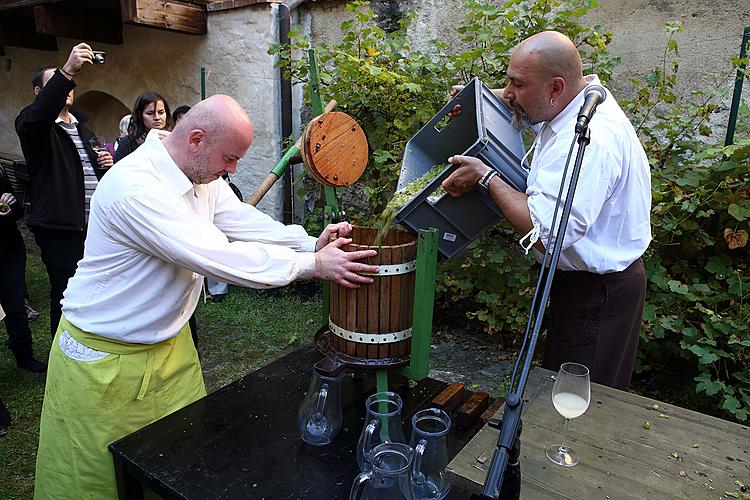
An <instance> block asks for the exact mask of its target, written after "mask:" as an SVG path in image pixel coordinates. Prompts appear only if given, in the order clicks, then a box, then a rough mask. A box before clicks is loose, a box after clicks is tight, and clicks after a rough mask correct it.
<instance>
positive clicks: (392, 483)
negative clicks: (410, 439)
mask: <svg viewBox="0 0 750 500" xmlns="http://www.w3.org/2000/svg"><path fill="white" fill-rule="evenodd" d="M413 456H414V450H412V449H411V447H410V446H407V445H405V444H403V443H382V444H379V445H378V446H376V447H375V448H373V449H372V451H371V453H370V462H369V463H370V470H368V471H367V472H363V473H361V474H360V475H359V476H357V479H355V480H354V484H352V490H351V493H350V494H349V500H400V499H406V500H412V498H413V497H412V494H411V489H410V486H409V468H410V467H411V462H412V457H413Z"/></svg>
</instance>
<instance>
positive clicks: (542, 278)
mask: <svg viewBox="0 0 750 500" xmlns="http://www.w3.org/2000/svg"><path fill="white" fill-rule="evenodd" d="M589 142H590V136H589V129H588V124H585V125H584V126H583V127H581V128H580V130H579V127H576V135H575V137H574V138H573V142H572V143H571V145H570V150H569V151H568V157H567V159H566V161H565V168H564V169H563V175H562V180H561V181H560V191H559V195H558V198H557V205H556V206H555V211H554V213H553V215H552V226H551V228H550V240H549V241H547V246H546V247H545V252H544V258H543V259H542V269H541V271H540V272H539V278H538V279H537V285H536V289H535V291H534V298H533V299H532V302H531V312H530V313H529V321H528V323H527V324H526V332H525V334H524V339H523V343H522V345H521V350H520V351H519V353H518V357H517V358H516V362H515V366H514V367H513V374H512V376H511V381H510V388H509V390H508V397H507V399H506V400H505V410H504V411H503V417H502V420H499V421H498V420H496V419H492V420H490V421H489V422H488V424H489V425H490V426H491V427H494V428H496V429H498V430H499V431H500V435H499V436H498V439H497V450H495V453H494V454H493V455H492V462H491V463H490V468H489V470H488V471H487V477H486V479H485V482H484V489H483V491H482V498H484V499H489V498H491V499H493V500H497V499H500V500H510V499H513V500H515V499H518V498H519V496H520V493H521V464H520V460H519V458H520V455H521V428H522V423H521V414H522V412H523V393H524V390H525V389H526V382H527V380H528V377H529V371H530V370H531V362H532V360H533V358H534V349H535V347H536V342H537V339H538V337H539V330H540V329H541V327H542V317H543V316H544V310H545V308H546V305H547V300H548V299H549V294H550V290H551V288H552V279H553V278H554V276H555V269H556V268H557V263H558V261H559V260H560V254H561V253H562V243H563V238H564V236H565V230H566V229H567V227H568V219H569V217H570V212H571V210H572V207H573V196H574V194H575V190H576V186H577V184H578V177H579V176H580V173H581V163H582V162H583V154H584V152H585V150H586V146H588V144H589ZM576 143H578V152H577V154H576V158H575V163H574V164H573V170H572V172H571V177H570V183H569V187H568V193H567V196H566V197H565V202H564V203H563V205H562V215H561V217H560V227H559V228H558V229H557V232H555V221H556V220H557V212H558V209H559V208H560V200H562V199H563V194H564V190H565V178H566V176H567V172H568V166H569V164H570V157H571V155H572V153H573V148H574V147H575V144H576ZM553 234H554V247H553V249H552V252H549V250H548V249H549V243H550V241H552V235H553ZM548 264H549V265H548ZM540 291H541V296H540ZM519 370H520V374H519ZM514 388H515V389H514Z"/></svg>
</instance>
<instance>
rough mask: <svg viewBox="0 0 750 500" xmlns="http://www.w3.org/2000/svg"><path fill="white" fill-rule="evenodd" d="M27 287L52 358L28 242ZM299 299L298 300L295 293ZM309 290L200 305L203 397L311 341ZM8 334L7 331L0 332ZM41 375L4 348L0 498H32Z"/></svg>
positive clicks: (43, 280)
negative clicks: (7, 418)
mask: <svg viewBox="0 0 750 500" xmlns="http://www.w3.org/2000/svg"><path fill="white" fill-rule="evenodd" d="M27 253H28V263H27V266H26V277H27V285H28V287H29V295H30V298H31V303H32V305H33V306H34V308H35V309H37V310H38V311H39V312H40V313H41V318H40V319H39V320H37V321H35V322H34V323H31V330H32V335H33V337H34V351H35V354H36V356H37V358H38V359H45V360H46V358H47V355H48V353H49V348H50V342H51V339H50V335H49V314H48V313H49V307H48V305H47V304H48V302H49V285H48V281H47V274H46V271H45V269H44V266H43V264H42V262H41V259H40V257H39V250H38V248H37V247H36V245H35V244H34V243H33V241H30V240H27ZM295 292H296V293H295ZM317 292H318V287H317V285H316V284H314V283H309V284H301V285H297V286H296V287H295V290H293V289H291V288H286V289H278V290H263V291H258V290H250V289H246V288H239V287H232V288H231V291H230V293H229V294H228V295H227V297H226V298H225V300H224V301H223V302H222V303H220V304H214V303H211V302H209V303H206V304H204V303H203V302H202V301H201V303H200V304H199V306H198V311H197V319H198V334H199V337H200V349H199V352H200V354H201V356H202V364H203V375H204V378H205V381H206V389H207V390H208V392H212V391H215V390H216V389H218V388H220V387H222V386H224V385H226V384H228V383H229V382H232V381H233V380H236V379H237V378H239V377H240V376H242V375H244V374H245V373H248V372H250V371H253V370H255V369H257V368H258V367H260V366H263V365H265V364H267V363H269V362H271V361H273V360H274V359H276V358H278V357H280V356H282V355H283V354H286V353H287V352H289V351H291V350H294V349H295V348H296V347H297V346H299V345H300V344H302V343H305V342H308V341H309V340H310V339H311V338H312V335H313V334H314V333H315V330H316V328H317V326H318V325H319V324H320V317H321V303H320V294H319V293H317ZM0 331H2V335H5V327H4V326H2V327H0ZM44 381H45V375H44V374H35V373H29V372H27V371H25V370H20V369H18V368H16V363H15V359H14V358H13V355H12V353H11V352H10V351H9V350H8V349H0V397H1V398H2V399H3V402H4V403H5V405H6V406H7V407H8V410H9V411H10V414H11V417H12V419H13V423H12V424H11V428H10V431H9V432H8V434H7V435H5V436H4V437H2V438H0V499H26V498H32V497H33V491H34V463H35V460H36V448H37V443H38V439H39V416H40V414H41V410H42V398H43V396H44Z"/></svg>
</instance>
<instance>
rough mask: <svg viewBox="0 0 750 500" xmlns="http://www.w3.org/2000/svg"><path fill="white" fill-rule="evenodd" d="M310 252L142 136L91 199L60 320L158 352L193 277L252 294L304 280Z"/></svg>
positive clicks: (188, 307)
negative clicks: (140, 142)
mask: <svg viewBox="0 0 750 500" xmlns="http://www.w3.org/2000/svg"><path fill="white" fill-rule="evenodd" d="M315 243H316V238H313V237H311V236H308V235H307V233H306V232H305V230H304V229H303V228H302V227H301V226H285V225H284V224H281V223H279V222H276V221H275V220H273V219H271V218H270V217H268V216H267V215H265V214H263V213H262V212H260V211H259V210H257V209H256V208H255V207H252V206H250V205H248V204H247V203H242V202H241V201H239V200H238V199H237V197H236V196H235V194H234V193H233V192H232V190H231V189H230V188H229V186H228V185H227V183H226V182H224V181H223V180H222V179H218V180H216V181H213V182H211V183H209V184H200V185H194V184H193V183H192V182H190V180H189V179H188V178H187V177H186V176H185V174H183V173H182V171H181V170H180V169H179V168H178V167H177V165H176V164H175V163H174V161H172V158H171V157H170V156H169V153H168V152H167V150H166V149H165V148H164V146H163V145H162V143H161V141H160V140H159V139H158V138H157V137H156V136H149V137H148V138H147V139H146V141H145V142H144V143H143V145H142V146H141V147H139V148H138V149H137V150H136V151H134V152H133V153H131V154H130V155H128V156H127V157H125V158H124V159H122V160H121V161H119V162H118V163H117V164H116V165H115V166H114V167H112V168H111V169H110V171H109V172H108V173H107V175H105V176H104V177H103V178H102V181H101V182H100V183H99V186H98V187H97V189H96V192H95V193H94V197H93V199H92V206H91V216H90V219H89V227H88V234H87V237H86V246H85V250H84V255H83V259H82V260H81V261H80V262H79V263H78V269H77V270H76V273H75V276H73V278H71V279H70V281H69V283H68V288H67V290H66V291H65V294H64V298H63V300H62V310H63V314H64V315H65V317H66V318H67V319H68V321H70V322H71V323H73V324H74V325H75V326H77V327H78V328H80V329H81V330H84V331H87V332H91V333H94V334H97V335H101V336H104V337H107V338H112V339H117V340H122V341H125V342H130V343H141V344H153V343H156V342H161V341H163V340H166V339H169V338H171V337H174V336H176V335H177V333H178V332H179V331H180V329H181V328H182V327H183V326H185V324H186V323H187V321H188V319H189V318H190V315H191V314H192V313H193V311H194V310H195V307H196V305H197V303H198V300H199V298H200V293H201V282H202V276H209V277H212V278H214V279H217V280H220V281H224V282H227V283H232V284H235V285H242V286H248V287H254V288H261V287H269V286H280V285H285V284H287V283H290V282H291V281H293V280H295V279H300V278H309V277H311V276H312V274H313V271H314V268H315V257H314V254H313V253H312V252H314V250H315Z"/></svg>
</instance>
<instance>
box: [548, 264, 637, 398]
mask: <svg viewBox="0 0 750 500" xmlns="http://www.w3.org/2000/svg"><path fill="white" fill-rule="evenodd" d="M645 296H646V273H645V270H644V267H643V261H642V260H641V259H638V260H636V261H635V262H633V263H632V264H631V265H630V266H629V267H628V268H627V269H625V270H624V271H621V272H617V273H608V274H594V273H588V272H584V271H556V272H555V277H554V281H553V283H552V290H551V293H550V308H549V315H548V323H547V325H548V332H547V340H546V344H545V350H544V360H543V362H542V365H543V366H544V368H547V369H549V370H553V371H557V370H559V368H560V365H561V364H562V363H565V362H567V361H574V362H577V363H581V364H583V365H585V366H587V367H588V368H589V370H590V373H591V381H592V382H596V383H599V384H603V385H608V386H610V387H614V388H616V389H623V390H627V389H628V387H629V386H630V378H631V376H632V375H633V365H634V364H635V355H636V351H637V348H638V337H639V335H640V328H641V321H642V319H643V305H644V300H645Z"/></svg>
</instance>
